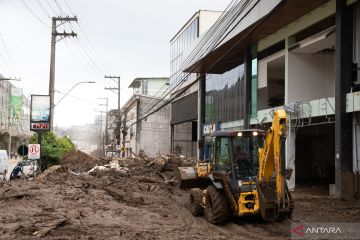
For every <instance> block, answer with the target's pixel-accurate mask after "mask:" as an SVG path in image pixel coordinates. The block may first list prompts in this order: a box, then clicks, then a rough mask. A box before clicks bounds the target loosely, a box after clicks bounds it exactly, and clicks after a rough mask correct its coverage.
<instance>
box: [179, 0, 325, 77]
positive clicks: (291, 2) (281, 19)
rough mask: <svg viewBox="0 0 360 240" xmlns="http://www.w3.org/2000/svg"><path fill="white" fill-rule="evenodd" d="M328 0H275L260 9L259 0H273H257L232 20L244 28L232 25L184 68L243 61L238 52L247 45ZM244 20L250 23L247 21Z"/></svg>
mask: <svg viewBox="0 0 360 240" xmlns="http://www.w3.org/2000/svg"><path fill="white" fill-rule="evenodd" d="M328 1H329V0H302V1H299V0H282V1H280V2H279V1H277V2H278V3H277V4H274V3H273V5H272V8H270V9H269V8H267V9H262V8H263V7H262V6H261V3H263V4H266V3H270V2H274V1H269V0H261V1H258V4H259V5H257V6H252V8H251V9H250V10H249V13H248V15H249V16H246V17H244V16H243V15H240V16H238V18H237V19H236V20H235V22H240V23H241V21H242V22H244V24H243V25H242V26H246V27H245V28H244V27H243V28H240V27H235V28H233V29H232V32H230V33H228V37H226V38H225V39H224V40H223V41H221V42H219V43H217V47H216V48H215V49H214V50H212V51H211V52H209V51H208V52H205V53H204V54H202V55H201V56H200V57H198V58H197V59H194V61H192V62H191V63H190V64H189V65H188V66H187V67H185V72H197V73H223V72H225V71H227V70H229V69H231V68H233V67H235V66H237V65H239V64H240V63H241V62H243V59H242V57H241V56H243V55H244V52H245V49H246V48H247V47H248V46H250V45H251V44H253V43H256V42H258V41H259V40H261V39H263V38H265V37H267V36H269V35H271V34H273V33H275V32H276V31H277V30H279V29H281V28H282V27H284V26H286V25H288V24H290V23H291V22H293V21H295V20H296V19H298V18H300V17H301V16H303V15H305V14H306V13H308V12H310V11H312V10H314V9H316V8H318V7H319V6H321V5H323V4H325V3H326V2H328ZM257 11H259V12H257ZM254 16H258V18H257V19H254ZM240 23H239V24H240ZM246 23H250V24H247V25H246ZM224 27H225V26H224ZM204 37H205V36H204ZM195 49H196V48H195Z"/></svg>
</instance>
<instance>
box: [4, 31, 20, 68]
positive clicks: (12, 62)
mask: <svg viewBox="0 0 360 240" xmlns="http://www.w3.org/2000/svg"><path fill="white" fill-rule="evenodd" d="M0 38H1V42H2V44H3V46H4V48H5V51H6V54H7V56H8V58H9V60H10V63H11V65H12V67H13V70H14V71H15V73H16V72H17V69H16V66H15V64H14V61H13V60H12V57H11V55H10V53H9V50H8V48H7V46H6V43H5V40H4V38H3V36H2V34H0Z"/></svg>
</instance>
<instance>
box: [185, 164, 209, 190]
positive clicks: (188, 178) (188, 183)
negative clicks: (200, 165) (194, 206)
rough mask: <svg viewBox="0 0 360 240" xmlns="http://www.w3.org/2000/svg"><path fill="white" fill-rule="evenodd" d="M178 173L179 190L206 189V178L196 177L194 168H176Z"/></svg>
mask: <svg viewBox="0 0 360 240" xmlns="http://www.w3.org/2000/svg"><path fill="white" fill-rule="evenodd" d="M178 169H179V173H180V181H179V182H180V185H179V188H180V189H189V188H203V187H206V185H207V182H206V178H204V177H198V175H197V172H196V169H195V168H194V167H178Z"/></svg>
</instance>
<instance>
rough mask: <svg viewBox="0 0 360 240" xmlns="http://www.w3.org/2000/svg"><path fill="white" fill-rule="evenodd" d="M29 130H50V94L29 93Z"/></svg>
mask: <svg viewBox="0 0 360 240" xmlns="http://www.w3.org/2000/svg"><path fill="white" fill-rule="evenodd" d="M30 109H31V112H30V130H31V131H49V130H50V96H49V95H31V108H30Z"/></svg>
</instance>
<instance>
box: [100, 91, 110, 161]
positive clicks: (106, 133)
mask: <svg viewBox="0 0 360 240" xmlns="http://www.w3.org/2000/svg"><path fill="white" fill-rule="evenodd" d="M98 99H103V100H106V104H105V106H106V112H105V140H104V143H103V144H104V153H105V157H106V146H107V145H108V136H109V135H108V112H109V98H98ZM101 106H104V104H101Z"/></svg>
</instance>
